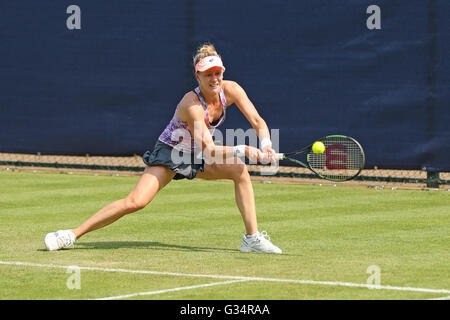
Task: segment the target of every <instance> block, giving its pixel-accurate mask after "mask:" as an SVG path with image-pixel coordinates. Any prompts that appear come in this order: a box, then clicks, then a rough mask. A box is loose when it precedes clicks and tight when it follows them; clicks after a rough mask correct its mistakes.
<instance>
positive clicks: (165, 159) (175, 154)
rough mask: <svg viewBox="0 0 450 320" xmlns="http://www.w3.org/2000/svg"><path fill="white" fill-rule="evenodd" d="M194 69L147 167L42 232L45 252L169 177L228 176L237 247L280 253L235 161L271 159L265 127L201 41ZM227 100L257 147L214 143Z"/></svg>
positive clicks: (137, 203) (137, 202)
mask: <svg viewBox="0 0 450 320" xmlns="http://www.w3.org/2000/svg"><path fill="white" fill-rule="evenodd" d="M194 68H195V77H196V79H197V81H198V84H199V85H198V87H197V88H196V89H195V90H194V91H189V92H188V93H186V94H185V96H184V97H183V98H182V100H181V101H180V103H179V104H178V106H177V109H176V110H175V114H174V116H173V118H172V120H171V121H170V123H169V125H168V126H167V127H166V128H165V130H164V131H163V133H162V134H161V135H160V137H159V139H158V141H157V143H156V145H155V148H154V150H153V152H149V151H147V152H146V153H145V154H144V156H143V160H144V162H145V163H146V165H147V167H146V168H145V170H144V173H143V174H142V176H141V178H140V180H139V182H138V183H137V185H136V186H135V188H134V189H133V190H132V191H131V193H130V194H129V195H128V196H127V197H126V198H124V199H121V200H117V201H115V202H113V203H111V204H109V205H107V206H106V207H104V208H103V209H101V210H100V211H98V212H97V213H96V214H94V215H93V216H92V217H91V218H89V219H88V220H87V221H86V222H84V223H83V224H82V225H80V226H79V227H77V228H75V229H72V230H59V231H57V232H53V233H49V234H47V235H46V237H45V244H46V246H47V249H48V250H58V249H61V248H66V247H69V246H72V245H73V243H74V242H75V240H76V239H79V238H80V237H81V236H83V235H84V234H86V233H87V232H90V231H93V230H96V229H99V228H102V227H104V226H107V225H109V224H111V223H112V222H114V221H116V220H117V219H119V218H121V217H123V216H124V215H126V214H128V213H132V212H135V211H138V210H140V209H142V208H144V207H145V206H146V205H147V204H149V203H150V202H151V201H152V199H153V198H154V196H155V195H156V193H157V192H158V191H159V190H161V189H162V188H164V186H165V185H167V184H168V183H169V182H170V181H171V180H172V179H175V180H176V179H183V178H187V179H193V178H194V177H196V178H200V179H207V180H213V179H231V180H233V182H234V186H235V197H236V203H237V206H238V208H239V211H240V213H241V215H242V219H243V221H244V225H245V230H246V234H244V236H243V238H242V243H241V247H240V250H241V251H243V252H262V253H281V250H280V249H279V248H278V247H276V246H275V245H273V244H272V243H271V242H270V240H269V239H268V238H267V234H266V233H264V232H263V233H260V232H259V231H258V225H257V219H256V210H255V200H254V194H253V187H252V183H251V180H250V175H249V173H248V171H247V167H246V165H245V163H244V162H242V161H241V160H240V159H239V157H241V156H244V155H245V156H246V157H247V158H248V159H249V160H251V161H262V162H264V161H274V159H275V158H274V156H275V152H274V150H273V149H272V144H271V142H270V134H269V130H268V128H267V125H266V123H265V121H264V120H263V119H262V118H261V117H260V116H259V114H258V112H257V111H256V109H255V107H254V106H253V104H252V102H251V101H250V100H249V98H248V97H247V94H246V93H245V91H244V90H243V89H242V88H241V87H240V86H239V85H238V84H237V83H236V82H233V81H226V80H223V73H224V71H225V67H224V66H223V63H222V59H221V57H220V55H219V54H218V53H217V52H216V49H215V48H214V46H213V45H212V44H205V45H203V46H201V47H200V48H199V49H198V50H197V54H196V55H195V57H194ZM232 104H236V105H237V107H238V108H239V110H240V111H241V112H242V113H243V115H244V116H245V117H246V118H247V120H248V121H249V122H250V124H251V125H252V127H253V128H254V130H255V131H256V132H257V134H258V137H259V139H260V141H261V143H260V145H261V149H262V151H260V150H259V149H257V148H255V147H252V146H245V145H238V146H234V147H230V146H218V145H215V144H214V142H213V138H212V131H213V130H214V129H215V128H217V126H219V125H220V124H221V123H222V122H223V121H224V119H225V110H226V107H228V106H230V105H232ZM230 160H231V161H230Z"/></svg>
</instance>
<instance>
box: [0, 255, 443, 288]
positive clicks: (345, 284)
mask: <svg viewBox="0 0 450 320" xmlns="http://www.w3.org/2000/svg"><path fill="white" fill-rule="evenodd" d="M2 264H3V265H16V266H28V267H43V268H60V269H67V268H69V267H73V265H72V266H61V265H54V264H40V263H29V262H20V261H1V260H0V265H2ZM77 267H79V266H77ZM79 268H80V270H90V271H105V272H122V273H134V274H153V275H165V276H177V277H196V278H212V279H227V280H249V281H250V280H252V281H269V282H281V283H297V284H310V285H323V286H335V287H336V286H340V287H356V288H367V289H377V290H396V291H412V292H426V293H443V294H450V290H447V289H428V288H413V287H395V286H382V285H371V284H364V283H353V282H340V281H315V280H295V279H278V278H261V277H243V276H226V275H209V274H192V273H178V272H162V271H149V270H130V269H112V268H99V267H79Z"/></svg>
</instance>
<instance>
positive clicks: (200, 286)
mask: <svg viewBox="0 0 450 320" xmlns="http://www.w3.org/2000/svg"><path fill="white" fill-rule="evenodd" d="M244 281H249V280H230V281H222V282H213V283H204V284H198V285H195V286H188V287H179V288H172V289H164V290H156V291H148V292H138V293H132V294H125V295H121V296H115V297H107V298H99V299H94V300H118V299H126V298H131V297H136V296H149V295H153V294H160V293H166V292H173V291H181V290H191V289H196V288H204V287H212V286H218V285H222V284H230V283H235V282H244Z"/></svg>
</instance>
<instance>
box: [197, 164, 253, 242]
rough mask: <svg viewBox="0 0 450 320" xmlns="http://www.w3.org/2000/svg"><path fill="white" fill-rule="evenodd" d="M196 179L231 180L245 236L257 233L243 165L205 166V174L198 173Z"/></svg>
mask: <svg viewBox="0 0 450 320" xmlns="http://www.w3.org/2000/svg"><path fill="white" fill-rule="evenodd" d="M237 161H239V160H237ZM197 177H198V178H200V179H206V180H216V179H231V180H233V181H234V191H235V197H236V204H237V206H238V209H239V211H240V213H241V216H242V220H243V221H244V225H245V231H246V233H247V234H253V233H255V232H256V231H258V223H257V219H256V207H255V196H254V193H253V185H252V182H251V180H250V175H249V173H248V171H247V167H246V165H245V164H244V163H242V162H241V161H239V163H237V164H211V165H208V164H206V165H205V172H203V173H202V172H199V173H198V174H197Z"/></svg>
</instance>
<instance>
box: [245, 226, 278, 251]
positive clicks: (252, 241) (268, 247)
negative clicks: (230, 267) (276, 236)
mask: <svg viewBox="0 0 450 320" xmlns="http://www.w3.org/2000/svg"><path fill="white" fill-rule="evenodd" d="M239 250H240V251H242V252H259V253H281V252H282V251H281V249H280V248H278V247H277V246H276V245H274V244H273V243H272V242H270V237H269V235H268V234H267V232H266V231H262V232H259V231H257V232H256V233H255V234H254V235H252V236H246V235H245V234H244V236H243V237H242V244H241V248H240V249H239Z"/></svg>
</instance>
